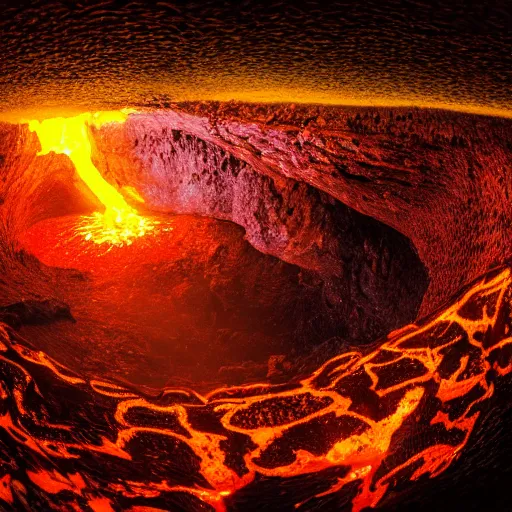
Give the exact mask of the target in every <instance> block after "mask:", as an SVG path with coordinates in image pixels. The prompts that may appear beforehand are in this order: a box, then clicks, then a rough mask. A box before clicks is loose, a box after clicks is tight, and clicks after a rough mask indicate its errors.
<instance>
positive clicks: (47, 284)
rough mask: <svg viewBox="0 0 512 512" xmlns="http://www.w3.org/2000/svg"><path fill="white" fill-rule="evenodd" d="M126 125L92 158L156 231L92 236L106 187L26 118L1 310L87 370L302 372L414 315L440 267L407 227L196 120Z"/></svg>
mask: <svg viewBox="0 0 512 512" xmlns="http://www.w3.org/2000/svg"><path fill="white" fill-rule="evenodd" d="M121 129H122V125H119V126H116V125H115V124H114V125H111V124H107V125H106V126H105V129H91V139H92V142H93V162H94V163H95V165H96V166H97V167H98V169H100V171H101V173H102V174H103V176H104V177H105V178H106V179H107V180H108V181H109V182H110V183H111V184H112V186H115V187H116V188H117V189H118V190H120V191H121V192H122V193H123V195H124V197H125V198H126V200H127V201H128V202H129V203H130V204H131V205H133V207H134V208H137V210H138V211H140V212H142V213H143V215H144V218H146V219H149V222H150V224H151V225H152V226H154V229H153V230H152V231H150V232H148V233H146V234H145V236H141V237H139V238H135V239H133V240H130V243H129V244H121V245H115V244H112V243H109V241H107V243H104V244H98V243H93V241H92V240H91V239H90V224H91V222H90V221H91V219H93V217H92V215H93V212H94V211H95V210H96V209H97V208H98V201H97V198H95V197H94V196H93V195H92V194H91V192H90V190H88V189H87V187H85V186H84V184H83V183H82V182H81V180H80V179H79V178H78V177H77V176H76V169H75V168H74V165H73V162H72V161H70V159H69V158H68V157H67V156H66V155H63V154H58V153H55V152H49V153H47V154H44V155H39V156H35V157H34V151H39V149H38V148H39V146H40V143H39V141H38V139H37V137H35V136H34V134H30V133H29V132H28V131H27V130H26V126H22V127H21V128H19V130H21V135H19V136H21V139H22V140H23V139H25V140H26V146H25V148H24V149H23V151H24V152H25V153H27V152H28V153H29V154H31V155H32V160H30V163H29V164H28V165H25V166H23V165H22V163H20V159H19V158H17V160H16V161H17V162H18V165H15V166H14V169H12V175H11V176H10V179H11V180H12V182H13V183H15V184H16V186H15V189H16V201H12V204H11V203H9V198H7V206H8V208H5V213H4V214H5V219H6V220H7V222H6V223H5V225H6V226H10V231H9V228H6V231H5V236H6V238H8V239H9V238H10V239H9V240H8V243H4V246H5V247H12V250H13V251H14V255H15V257H14V261H15V262H16V263H15V264H14V263H13V264H11V266H10V269H9V270H7V269H6V278H7V280H9V281H10V282H11V284H12V283H16V284H17V286H15V287H14V289H13V287H12V286H10V287H9V290H7V287H4V290H3V291H4V293H3V294H2V295H3V296H2V307H3V309H2V315H3V319H4V321H5V322H6V323H8V324H11V325H12V326H14V327H15V328H16V329H18V330H19V332H20V335H21V336H23V337H24V338H25V339H26V340H27V342H28V343H31V344H32V345H33V346H35V347H36V348H37V349H39V350H43V351H45V352H46V353H48V354H49V355H50V356H51V357H54V358H56V359H57V358H58V360H59V361H60V362H61V363H62V364H64V365H66V366H67V367H69V368H71V369H73V370H76V371H79V372H85V374H90V375H100V376H103V377H105V378H113V379H118V380H120V381H124V382H129V383H131V384H135V385H139V386H149V387H153V388H161V387H163V386H173V385H184V386H188V387H192V388H194V389H197V390H199V391H206V390H211V389H214V388H215V387H219V386H222V385H237V384H242V383H251V382H265V381H269V382H272V383H279V382H285V381H289V380H290V379H293V378H299V377H300V376H302V375H304V374H305V373H306V372H308V371H311V370H313V369H314V368H316V367H317V366H318V365H319V364H322V363H323V362H325V361H326V360H328V359H329V358H330V357H333V356H334V355H336V354H337V353H339V352H340V350H348V348H349V347H350V346H353V345H357V346H362V345H365V344H367V343H370V342H372V341H373V340H375V339H377V338H378V337H380V336H382V335H384V334H386V333H388V332H390V331H392V330H394V329H397V328H399V327H401V326H403V325H405V324H407V323H409V322H412V321H413V320H414V319H415V318H416V316H417V314H418V311H419V308H420V305H421V302H422V299H423V296H424V293H425V290H426V289H427V286H428V275H427V272H426V270H425V268H424V265H423V263H422V262H421V261H420V259H419V257H418V254H417V252H416V250H415V248H414V246H413V245H412V243H411V242H410V241H409V240H408V239H407V238H406V237H405V236H403V235H402V234H400V233H399V232H397V231H396V230H394V229H392V228H390V227H389V226H386V225H385V224H383V223H381V222H379V221H376V220H375V219H372V218H370V217H368V216H365V215H362V214H360V213H358V212H356V211H354V210H353V209H351V208H349V207H348V206H346V205H344V204H343V203H341V202H340V201H339V200H336V199H335V198H333V197H332V196H330V195H329V194H327V193H325V192H322V191H320V190H318V189H316V188H315V187H313V186H311V185H309V184H307V183H304V182H300V181H298V180H294V179H291V178H284V177H278V176H269V175H265V174H262V173H261V172H259V171H258V170H257V169H255V167H254V166H252V165H250V164H248V163H247V162H246V161H244V160H242V159H241V158H237V157H236V156H234V155H233V154H231V153H229V152H228V151H226V150H224V149H223V148H221V147H219V146H216V145H215V144H212V143H210V142H206V141H205V140H202V139H201V138H199V137H197V136H196V135H194V134H191V133H187V132H186V131H184V130H176V129H168V128H167V127H166V126H160V127H159V129H158V131H157V132H155V131H154V127H153V126H152V125H149V129H148V130H147V131H146V132H142V135H141V132H140V127H138V131H137V132H136V133H133V131H132V132H130V131H129V130H128V134H126V131H125V132H124V138H122V140H123V144H124V147H123V148H121V149H120V148H119V147H118V146H116V145H115V144H114V149H112V145H111V146H109V142H111V141H112V137H114V136H115V137H117V138H118V139H119V133H120V130H121ZM113 133H114V134H115V135H113ZM121 133H123V132H121ZM141 139H142V140H141ZM144 144H145V147H142V146H143V145H144ZM148 158H150V159H152V162H151V163H150V164H149V165H148V163H147V162H148ZM155 162H156V164H155ZM141 195H142V197H143V198H144V199H142V198H141ZM141 201H144V203H142V202H141ZM9 204H11V206H12V207H11V208H9ZM130 207H131V206H130ZM84 226H86V228H87V229H85V228H84ZM11 263H12V262H11Z"/></svg>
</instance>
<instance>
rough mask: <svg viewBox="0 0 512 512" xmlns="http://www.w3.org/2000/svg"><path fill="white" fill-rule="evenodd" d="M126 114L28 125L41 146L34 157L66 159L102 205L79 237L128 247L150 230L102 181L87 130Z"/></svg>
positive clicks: (119, 119) (122, 118) (119, 120)
mask: <svg viewBox="0 0 512 512" xmlns="http://www.w3.org/2000/svg"><path fill="white" fill-rule="evenodd" d="M128 113H129V112H127V111H124V112H123V111H112V112H96V113H94V114H91V113H85V114H80V115H78V116H75V117H54V118H51V119H45V120H44V121H41V122H40V121H36V120H34V121H30V122H29V128H30V130H31V131H32V132H36V133H37V136H38V138H39V142H40V143H41V151H40V152H39V153H38V155H47V154H48V153H50V152H52V151H53V152H54V153H57V154H65V155H68V156H69V158H70V159H71V161H72V162H73V164H74V165H75V168H76V171H77V173H78V175H79V176H80V178H81V179H82V180H83V181H84V182H85V184H86V185H87V186H88V187H89V188H90V189H91V191H92V192H93V193H94V195H95V196H96V197H97V198H98V199H99V200H100V201H101V203H103V204H104V205H105V213H104V214H103V216H101V214H95V215H94V216H92V217H91V219H93V222H91V223H90V229H87V227H84V228H83V229H82V233H83V234H84V236H85V238H86V239H87V240H92V241H94V242H96V243H104V242H108V243H110V244H113V245H125V244H130V243H131V241H132V239H133V238H135V237H138V236H142V235H144V234H145V233H146V232H147V231H149V230H151V229H153V228H152V225H151V224H150V223H148V222H147V220H146V219H144V217H141V216H140V215H138V214H137V212H136V211H135V209H134V208H132V207H131V206H130V205H129V204H128V203H127V202H126V200H125V199H124V197H123V196H122V195H121V194H120V193H119V192H118V191H117V190H116V189H115V188H114V187H113V186H112V185H110V183H108V182H107V181H105V180H104V179H103V177H102V176H101V174H100V172H99V171H98V169H97V168H96V167H95V166H94V164H93V163H92V160H91V142H90V140H89V126H91V125H94V126H96V127H97V128H100V127H101V126H103V125H104V124H107V123H123V122H124V121H125V120H126V118H127V117H128Z"/></svg>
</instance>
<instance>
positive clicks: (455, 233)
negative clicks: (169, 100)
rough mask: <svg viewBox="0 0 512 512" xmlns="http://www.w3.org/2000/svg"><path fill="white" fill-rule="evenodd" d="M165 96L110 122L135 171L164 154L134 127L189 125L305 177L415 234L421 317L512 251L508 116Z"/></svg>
mask: <svg viewBox="0 0 512 512" xmlns="http://www.w3.org/2000/svg"><path fill="white" fill-rule="evenodd" d="M169 106H170V107H172V110H166V111H160V112H157V113H152V114H149V113H148V114H141V115H136V116H132V117H131V118H130V119H129V120H128V122H127V123H126V125H125V126H124V127H123V128H122V129H116V128H114V127H111V128H110V130H113V131H114V132H116V133H117V135H114V133H112V134H111V135H110V136H108V139H109V141H110V142H114V141H115V139H116V138H118V137H121V138H122V137H123V136H122V135H121V134H120V132H121V131H123V132H126V133H128V134H130V135H129V136H128V137H129V138H131V139H132V140H133V141H135V140H137V141H139V143H140V142H142V145H141V147H138V148H136V147H135V146H133V148H132V149H133V154H134V155H136V156H137V157H138V159H139V161H140V162H141V163H140V164H139V165H140V167H139V169H140V170H143V169H147V168H148V166H150V167H151V169H152V173H153V175H154V176H156V177H157V178H158V176H159V173H161V172H162V171H161V169H163V168H165V162H164V159H165V158H168V156H167V153H163V154H162V156H161V157H160V158H161V159H162V164H156V163H155V160H157V157H155V156H152V157H150V156H148V154H147V153H148V152H150V153H151V152H152V151H153V150H155V147H154V143H151V142H150V143H147V141H146V143H144V141H143V139H141V138H139V137H138V136H137V135H136V134H137V133H141V132H144V131H145V130H148V131H152V130H156V132H158V131H159V130H162V129H163V128H164V127H165V128H166V129H167V130H168V136H169V137H172V130H178V131H184V132H186V133H187V134H189V135H191V136H196V137H198V138H199V139H201V140H202V141H204V142H209V143H211V144H213V145H215V146H218V147H219V148H222V149H223V150H224V151H226V152H227V153H228V154H231V155H233V156H234V157H235V158H237V159H240V160H241V161H244V162H246V163H247V164H248V165H250V166H251V168H253V169H254V170H255V171H257V172H258V173H260V174H263V175H266V176H270V177H273V178H274V179H278V178H277V177H283V176H284V177H289V178H292V179H293V180H296V181H299V182H304V183H308V184H310V185H312V186H313V187H315V188H317V189H319V190H322V191H325V192H327V193H328V194H329V195H330V196H332V197H334V198H336V199H338V200H339V201H341V202H342V203H344V204H346V205H348V206H349V207H351V208H353V209H354V210H356V211H358V212H361V213H363V214H365V215H369V216H371V217H373V218H375V219H377V220H379V221H381V222H383V223H384V224H387V225H389V226H392V227H393V228H395V229H396V230H397V231H399V232H400V233H403V234H404V235H405V236H406V237H407V238H409V239H410V240H411V241H412V243H413V245H414V247H416V249H417V251H418V254H419V257H420V258H421V260H422V262H423V263H424V265H425V266H426V268H427V270H428V273H429V276H430V285H429V288H428V290H427V292H426V294H425V297H424V299H423V302H422V307H421V310H420V315H423V314H426V313H428V312H430V311H432V310H433V309H435V308H437V307H439V306H440V305H441V304H442V303H443V302H444V301H446V300H447V299H448V298H449V297H450V296H452V295H453V294H454V293H455V292H456V291H457V290H458V289H459V288H460V287H461V286H463V285H464V284H466V283H468V282H469V281H471V280H472V279H474V278H475V277H476V276H478V275H480V274H481V273H482V272H484V271H485V270H486V269H488V268H489V267H491V266H493V265H496V264H500V263H502V262H503V261H506V260H507V259H508V258H510V256H511V253H512V251H511V248H510V240H511V238H512V208H511V203H510V197H511V195H512V169H511V161H512V120H510V119H501V118H493V117H483V116H474V115H465V114H460V113H455V112H447V111H437V110H428V109H423V110H420V109H398V108H394V109H390V108H388V109H372V108H355V107H327V106H295V105H249V104H237V103H187V104H175V105H172V104H171V105H169ZM143 127H144V128H143ZM150 127H152V128H150ZM106 130H108V129H106ZM105 133H107V132H105ZM103 149H105V148H103ZM198 171H199V172H198V176H199V178H200V176H201V172H202V170H201V169H198ZM115 172H116V173H117V172H118V171H117V170H116V171H115ZM142 172H144V171H142ZM146 193H148V196H149V197H151V191H146Z"/></svg>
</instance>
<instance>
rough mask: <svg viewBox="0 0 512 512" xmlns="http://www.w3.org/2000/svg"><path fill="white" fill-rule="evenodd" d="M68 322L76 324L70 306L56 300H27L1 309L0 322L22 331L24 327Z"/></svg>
mask: <svg viewBox="0 0 512 512" xmlns="http://www.w3.org/2000/svg"><path fill="white" fill-rule="evenodd" d="M62 320H67V321H70V322H75V319H74V318H73V315H72V314H71V310H70V309H69V306H68V305H67V304H65V303H64V302H61V301H59V300H55V299H47V300H26V301H22V302H15V303H14V304H9V305H8V306H2V307H0V322H4V323H5V324H7V325H9V326H11V327H13V328H14V329H20V328H21V327H22V326H23V325H47V324H52V323H54V322H58V321H62Z"/></svg>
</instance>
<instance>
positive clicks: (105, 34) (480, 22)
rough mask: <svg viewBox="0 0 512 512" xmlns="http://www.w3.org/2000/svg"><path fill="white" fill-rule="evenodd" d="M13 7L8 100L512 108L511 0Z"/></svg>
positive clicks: (4, 42) (26, 1) (3, 103)
mask: <svg viewBox="0 0 512 512" xmlns="http://www.w3.org/2000/svg"><path fill="white" fill-rule="evenodd" d="M7 6H10V7H11V8H7ZM0 7H1V8H2V11H0V33H1V37H0V55H2V57H3V61H2V73H3V74H4V77H6V78H4V79H3V80H2V83H1V84H0V91H1V94H0V111H4V112H5V111H9V110H12V109H19V108H24V109H32V110H38V109H40V108H44V107H48V108H53V109H62V108H63V107H64V108H65V107H78V108H85V109H86V110H93V109H96V110H99V109H105V108H106V107H107V108H108V107H114V108H118V107H119V106H134V105H140V104H149V103H154V101H153V98H154V97H158V98H161V99H162V100H163V101H164V102H169V101H170V100H169V98H171V100H174V99H176V98H177V99H180V100H182V99H220V100H227V99H239V100H244V99H245V100H256V101H305V102H309V103H315V102H326V101H329V102H336V103H343V102H344V101H350V100H352V101H353V100H354V98H355V99H357V101H363V102H366V104H376V102H382V101H384V102H387V103H388V104H392V105H396V104H397V103H398V104H411V103H413V104H416V105H418V104H419V105H426V104H427V105H428V104H429V103H431V104H432V103H434V104H439V103H444V104H452V105H456V106H458V107H471V108H474V107H479V106H480V107H484V108H488V107H493V108H497V109H501V110H502V111H505V112H507V113H508V114H509V115H510V112H511V104H512V103H511V92H510V87H508V86H507V84H510V81H511V69H512V56H511V52H510V47H511V44H512V40H511V32H510V26H511V24H512V23H511V19H512V15H511V4H510V2H509V1H507V0H496V1H493V2H487V3H484V2H444V3H432V2H423V1H419V0H413V1H411V2H403V1H399V0H359V1H357V2H346V1H338V0H332V1H328V2H326V1H324V0H308V1H307V2H304V1H302V2H297V1H295V0H273V1H270V2H257V1H255V0H244V1H235V2H226V1H224V0H202V1H201V2H197V1H192V2H183V1H177V2H167V1H162V2H142V1H127V0H88V1H87V2H81V3H76V2H74V3H73V2H72V3H69V2H64V1H54V2H50V3H49V2H47V1H45V0H35V1H34V0H19V1H17V2H12V1H11V2H3V3H2V5H1V6H0Z"/></svg>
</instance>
